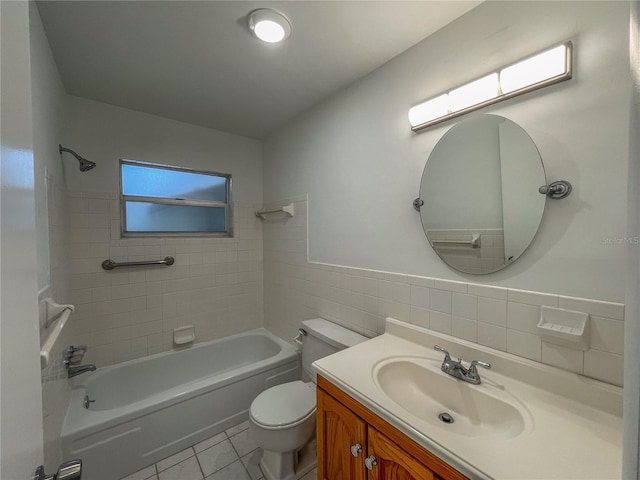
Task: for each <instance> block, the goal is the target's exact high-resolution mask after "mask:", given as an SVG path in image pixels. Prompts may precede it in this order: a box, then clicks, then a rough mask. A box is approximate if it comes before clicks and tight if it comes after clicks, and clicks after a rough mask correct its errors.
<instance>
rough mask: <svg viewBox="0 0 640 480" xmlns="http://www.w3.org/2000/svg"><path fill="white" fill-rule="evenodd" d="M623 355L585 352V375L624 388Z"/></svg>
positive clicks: (592, 351)
mask: <svg viewBox="0 0 640 480" xmlns="http://www.w3.org/2000/svg"><path fill="white" fill-rule="evenodd" d="M623 363H624V361H623V357H622V355H615V354H613V353H607V352H600V351H598V350H588V351H586V352H584V374H585V375H586V376H588V377H592V378H596V379H598V380H602V381H603V382H607V383H613V384H614V385H619V386H622V380H623V373H624V365H623Z"/></svg>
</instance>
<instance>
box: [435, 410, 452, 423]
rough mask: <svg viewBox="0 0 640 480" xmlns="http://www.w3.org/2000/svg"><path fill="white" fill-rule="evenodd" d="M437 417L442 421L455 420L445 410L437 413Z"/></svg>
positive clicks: (450, 421)
mask: <svg viewBox="0 0 640 480" xmlns="http://www.w3.org/2000/svg"><path fill="white" fill-rule="evenodd" d="M438 418H439V419H440V421H442V422H444V423H453V422H454V421H455V420H454V419H453V417H452V416H451V415H449V414H448V413H446V412H445V413H441V414H440V415H438Z"/></svg>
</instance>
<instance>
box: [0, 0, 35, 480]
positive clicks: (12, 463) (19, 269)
mask: <svg viewBox="0 0 640 480" xmlns="http://www.w3.org/2000/svg"><path fill="white" fill-rule="evenodd" d="M28 8H29V7H28V2H0V23H1V27H0V32H2V33H1V36H0V46H1V52H0V54H1V56H2V74H1V77H0V92H1V94H0V106H1V108H0V110H1V112H2V114H1V119H0V121H1V124H2V136H1V137H0V143H1V150H0V205H1V211H0V265H1V266H2V270H1V273H0V322H1V325H0V326H1V328H0V333H1V334H2V337H1V338H0V395H1V396H0V406H1V408H0V477H1V478H3V479H5V480H27V479H31V478H33V473H34V471H35V468H36V467H37V466H38V465H39V464H40V462H41V461H42V457H43V454H42V417H41V415H40V412H41V411H42V398H41V388H40V382H39V378H40V365H39V359H38V352H39V350H40V346H39V336H38V309H37V287H36V285H37V278H36V242H35V237H36V235H35V234H36V224H35V193H34V168H33V136H32V133H33V131H32V123H31V122H32V117H31V115H32V112H31V71H30V62H29V11H28Z"/></svg>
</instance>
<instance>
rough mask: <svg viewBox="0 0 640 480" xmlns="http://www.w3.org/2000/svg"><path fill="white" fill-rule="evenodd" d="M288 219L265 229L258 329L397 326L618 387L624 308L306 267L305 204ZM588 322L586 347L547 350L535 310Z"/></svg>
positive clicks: (372, 330)
mask: <svg viewBox="0 0 640 480" xmlns="http://www.w3.org/2000/svg"><path fill="white" fill-rule="evenodd" d="M290 201H294V202H295V209H296V215H295V216H294V217H293V218H290V219H282V218H275V216H274V217H272V218H270V219H269V220H267V221H265V223H264V285H265V295H264V300H265V301H264V314H265V326H266V328H268V329H269V330H271V331H273V332H274V333H276V334H277V335H278V336H280V337H282V338H284V339H287V340H291V338H292V337H293V336H294V335H295V334H296V332H297V330H298V327H299V322H300V321H301V320H304V319H308V318H313V317H318V316H321V317H324V318H327V319H329V320H332V321H334V322H337V323H340V324H343V325H345V326H347V327H349V328H351V329H353V330H356V331H358V332H360V333H362V334H364V335H367V336H369V337H373V336H376V335H379V334H381V333H384V319H385V318H386V317H387V316H391V317H394V318H397V319H399V320H403V321H406V322H409V323H412V324H415V325H419V326H422V327H426V328H429V329H432V330H435V331H437V332H441V333H446V334H449V335H453V336H455V337H458V338H462V339H465V340H468V341H470V342H475V343H479V344H481V345H485V346H488V347H491V348H495V349H498V350H502V351H506V352H509V353H512V354H514V355H518V356H521V357H525V358H528V359H531V360H534V361H537V362H542V363H545V364H548V365H553V366H556V367H559V368H562V369H565V370H569V371H573V372H577V373H580V374H583V375H586V376H589V377H593V378H596V379H599V380H603V381H605V382H608V383H612V384H615V385H622V371H623V367H622V364H623V356H622V355H623V350H622V349H623V330H624V305H623V304H619V303H611V302H602V301H596V300H590V299H584V298H574V297H567V296H562V295H555V294H552V293H540V292H531V291H525V290H516V289H509V288H501V287H493V286H488V285H481V284H475V283H466V282H454V281H448V280H441V279H437V278H428V277H418V276H412V275H402V274H395V273H388V272H380V271H373V270H365V269H357V268H347V267H341V266H333V265H327V264H319V263H311V262H308V261H307V215H306V212H307V200H306V197H297V198H292V199H286V200H283V201H282V202H281V203H280V204H268V205H266V207H268V208H275V207H278V206H279V205H281V204H286V203H289V202H290ZM541 305H548V306H552V307H559V308H566V309H570V310H577V311H583V312H588V313H589V314H590V315H591V348H590V349H589V350H588V351H585V352H583V351H581V350H576V349H572V348H567V347H563V346H559V345H554V344H551V343H547V342H544V341H542V340H541V338H540V337H539V336H537V335H536V334H535V331H536V330H535V326H536V325H537V323H538V320H539V315H540V306H541Z"/></svg>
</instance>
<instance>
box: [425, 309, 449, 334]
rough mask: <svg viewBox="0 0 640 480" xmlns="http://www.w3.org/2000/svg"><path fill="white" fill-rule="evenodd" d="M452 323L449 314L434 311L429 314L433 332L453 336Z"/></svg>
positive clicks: (430, 326)
mask: <svg viewBox="0 0 640 480" xmlns="http://www.w3.org/2000/svg"><path fill="white" fill-rule="evenodd" d="M451 323H452V318H451V315H449V314H447V313H440V312H433V311H432V312H430V313H429V328H431V330H435V331H436V332H440V333H446V334H447V335H451Z"/></svg>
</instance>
